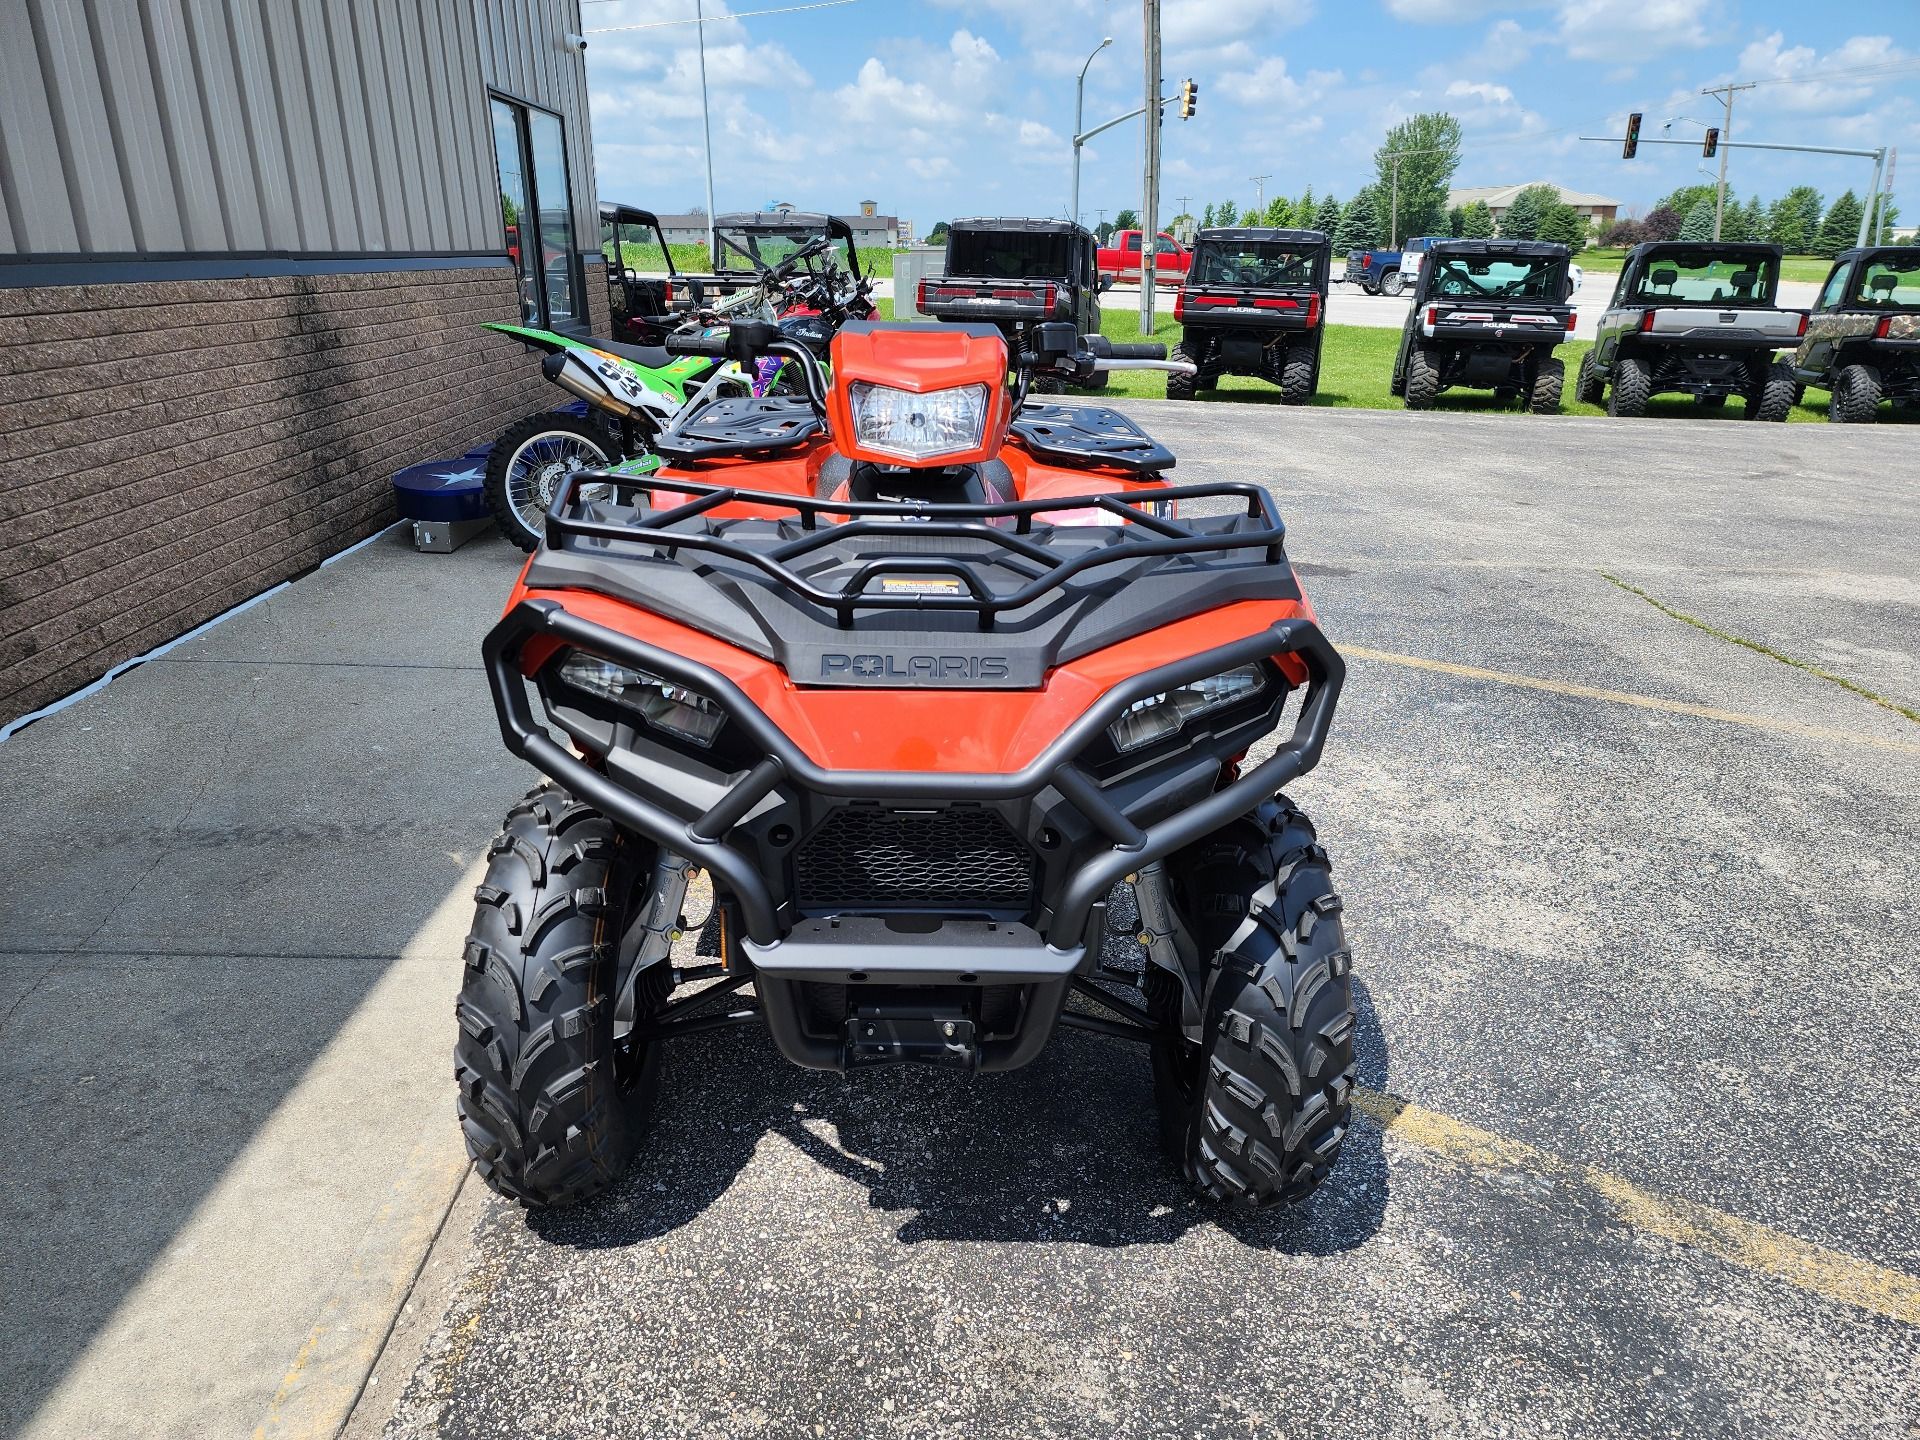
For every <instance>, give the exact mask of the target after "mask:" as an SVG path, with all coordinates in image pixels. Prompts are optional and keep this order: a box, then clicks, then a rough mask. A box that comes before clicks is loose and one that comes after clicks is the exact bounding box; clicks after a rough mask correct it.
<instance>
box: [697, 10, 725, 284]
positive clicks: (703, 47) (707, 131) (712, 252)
mask: <svg viewBox="0 0 1920 1440" xmlns="http://www.w3.org/2000/svg"><path fill="white" fill-rule="evenodd" d="M693 14H694V20H695V23H694V27H693V28H694V33H695V34H696V35H697V36H698V38H699V41H700V133H701V134H702V135H703V136H704V137H705V138H706V147H707V256H708V258H709V259H710V260H711V261H712V262H713V267H714V269H716V270H717V269H719V268H720V256H719V254H718V253H717V251H716V249H715V247H716V245H717V243H718V242H717V241H716V240H715V238H714V233H715V232H714V224H713V115H712V112H711V111H710V110H709V109H708V108H707V4H706V0H693Z"/></svg>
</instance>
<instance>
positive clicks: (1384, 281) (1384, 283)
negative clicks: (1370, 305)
mask: <svg viewBox="0 0 1920 1440" xmlns="http://www.w3.org/2000/svg"><path fill="white" fill-rule="evenodd" d="M1406 288H1407V277H1406V276H1404V275H1402V274H1401V273H1400V272H1399V271H1398V270H1389V271H1387V273H1386V274H1385V275H1383V276H1381V277H1380V291H1381V293H1382V294H1384V295H1396V296H1397V295H1399V294H1400V293H1401V292H1403V291H1404V290H1405V289H1406Z"/></svg>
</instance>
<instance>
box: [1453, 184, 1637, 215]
mask: <svg viewBox="0 0 1920 1440" xmlns="http://www.w3.org/2000/svg"><path fill="white" fill-rule="evenodd" d="M1529 185H1547V186H1551V187H1552V188H1553V189H1555V190H1558V191H1559V192H1560V199H1561V201H1562V203H1564V204H1567V205H1585V206H1587V207H1588V208H1589V209H1594V210H1600V209H1605V208H1606V207H1607V206H1612V207H1613V208H1614V209H1616V210H1617V209H1619V208H1620V202H1619V201H1618V200H1616V199H1614V198H1613V197H1612V196H1611V195H1589V194H1587V193H1586V192H1585V191H1582V190H1569V189H1567V187H1566V186H1564V185H1555V184H1554V183H1553V182H1552V181H1551V180H1528V181H1525V182H1523V183H1521V184H1519V185H1469V186H1466V187H1465V188H1463V189H1459V190H1449V191H1448V192H1447V207H1448V208H1449V209H1451V208H1452V207H1454V206H1455V205H1471V204H1472V203H1473V202H1474V201H1476V200H1484V201H1486V202H1487V208H1488V209H1490V210H1503V209H1505V208H1506V207H1507V206H1509V205H1511V204H1513V200H1514V197H1515V196H1516V195H1518V194H1519V193H1520V192H1521V191H1522V190H1525V189H1526V188H1527V187H1528V186H1529Z"/></svg>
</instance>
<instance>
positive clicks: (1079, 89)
mask: <svg viewBox="0 0 1920 1440" xmlns="http://www.w3.org/2000/svg"><path fill="white" fill-rule="evenodd" d="M1111 44H1113V37H1112V36H1111V35H1109V36H1107V38H1106V39H1104V40H1102V41H1101V42H1100V43H1099V44H1098V45H1096V46H1094V47H1093V54H1092V55H1089V56H1087V61H1086V65H1082V66H1081V67H1080V78H1079V79H1078V80H1076V81H1075V82H1074V86H1073V223H1074V224H1076V225H1078V224H1079V223H1080V147H1081V146H1082V145H1083V144H1085V143H1086V137H1085V136H1083V135H1082V134H1081V133H1080V125H1081V111H1082V109H1083V108H1084V106H1085V102H1086V98H1087V65H1091V64H1093V61H1094V56H1096V55H1098V54H1099V53H1100V52H1101V51H1102V50H1104V49H1106V48H1107V46H1109V45H1111Z"/></svg>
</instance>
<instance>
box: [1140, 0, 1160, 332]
mask: <svg viewBox="0 0 1920 1440" xmlns="http://www.w3.org/2000/svg"><path fill="white" fill-rule="evenodd" d="M1140 10H1141V15H1140V18H1141V20H1142V22H1143V28H1144V29H1145V32H1146V33H1145V41H1146V71H1147V95H1146V102H1147V103H1146V106H1145V109H1146V112H1147V113H1146V120H1147V142H1146V146H1145V149H1144V152H1143V155H1142V163H1141V167H1140V169H1141V177H1140V178H1141V181H1142V184H1141V189H1142V190H1143V191H1144V192H1145V193H1144V194H1143V195H1142V196H1141V207H1140V208H1141V212H1142V213H1141V216H1140V230H1141V235H1140V333H1141V334H1142V335H1145V336H1147V337H1149V338H1151V337H1152V335H1153V281H1154V272H1155V271H1156V270H1158V269H1159V265H1160V257H1159V254H1158V251H1159V248H1160V105H1161V100H1160V0H1140Z"/></svg>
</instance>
